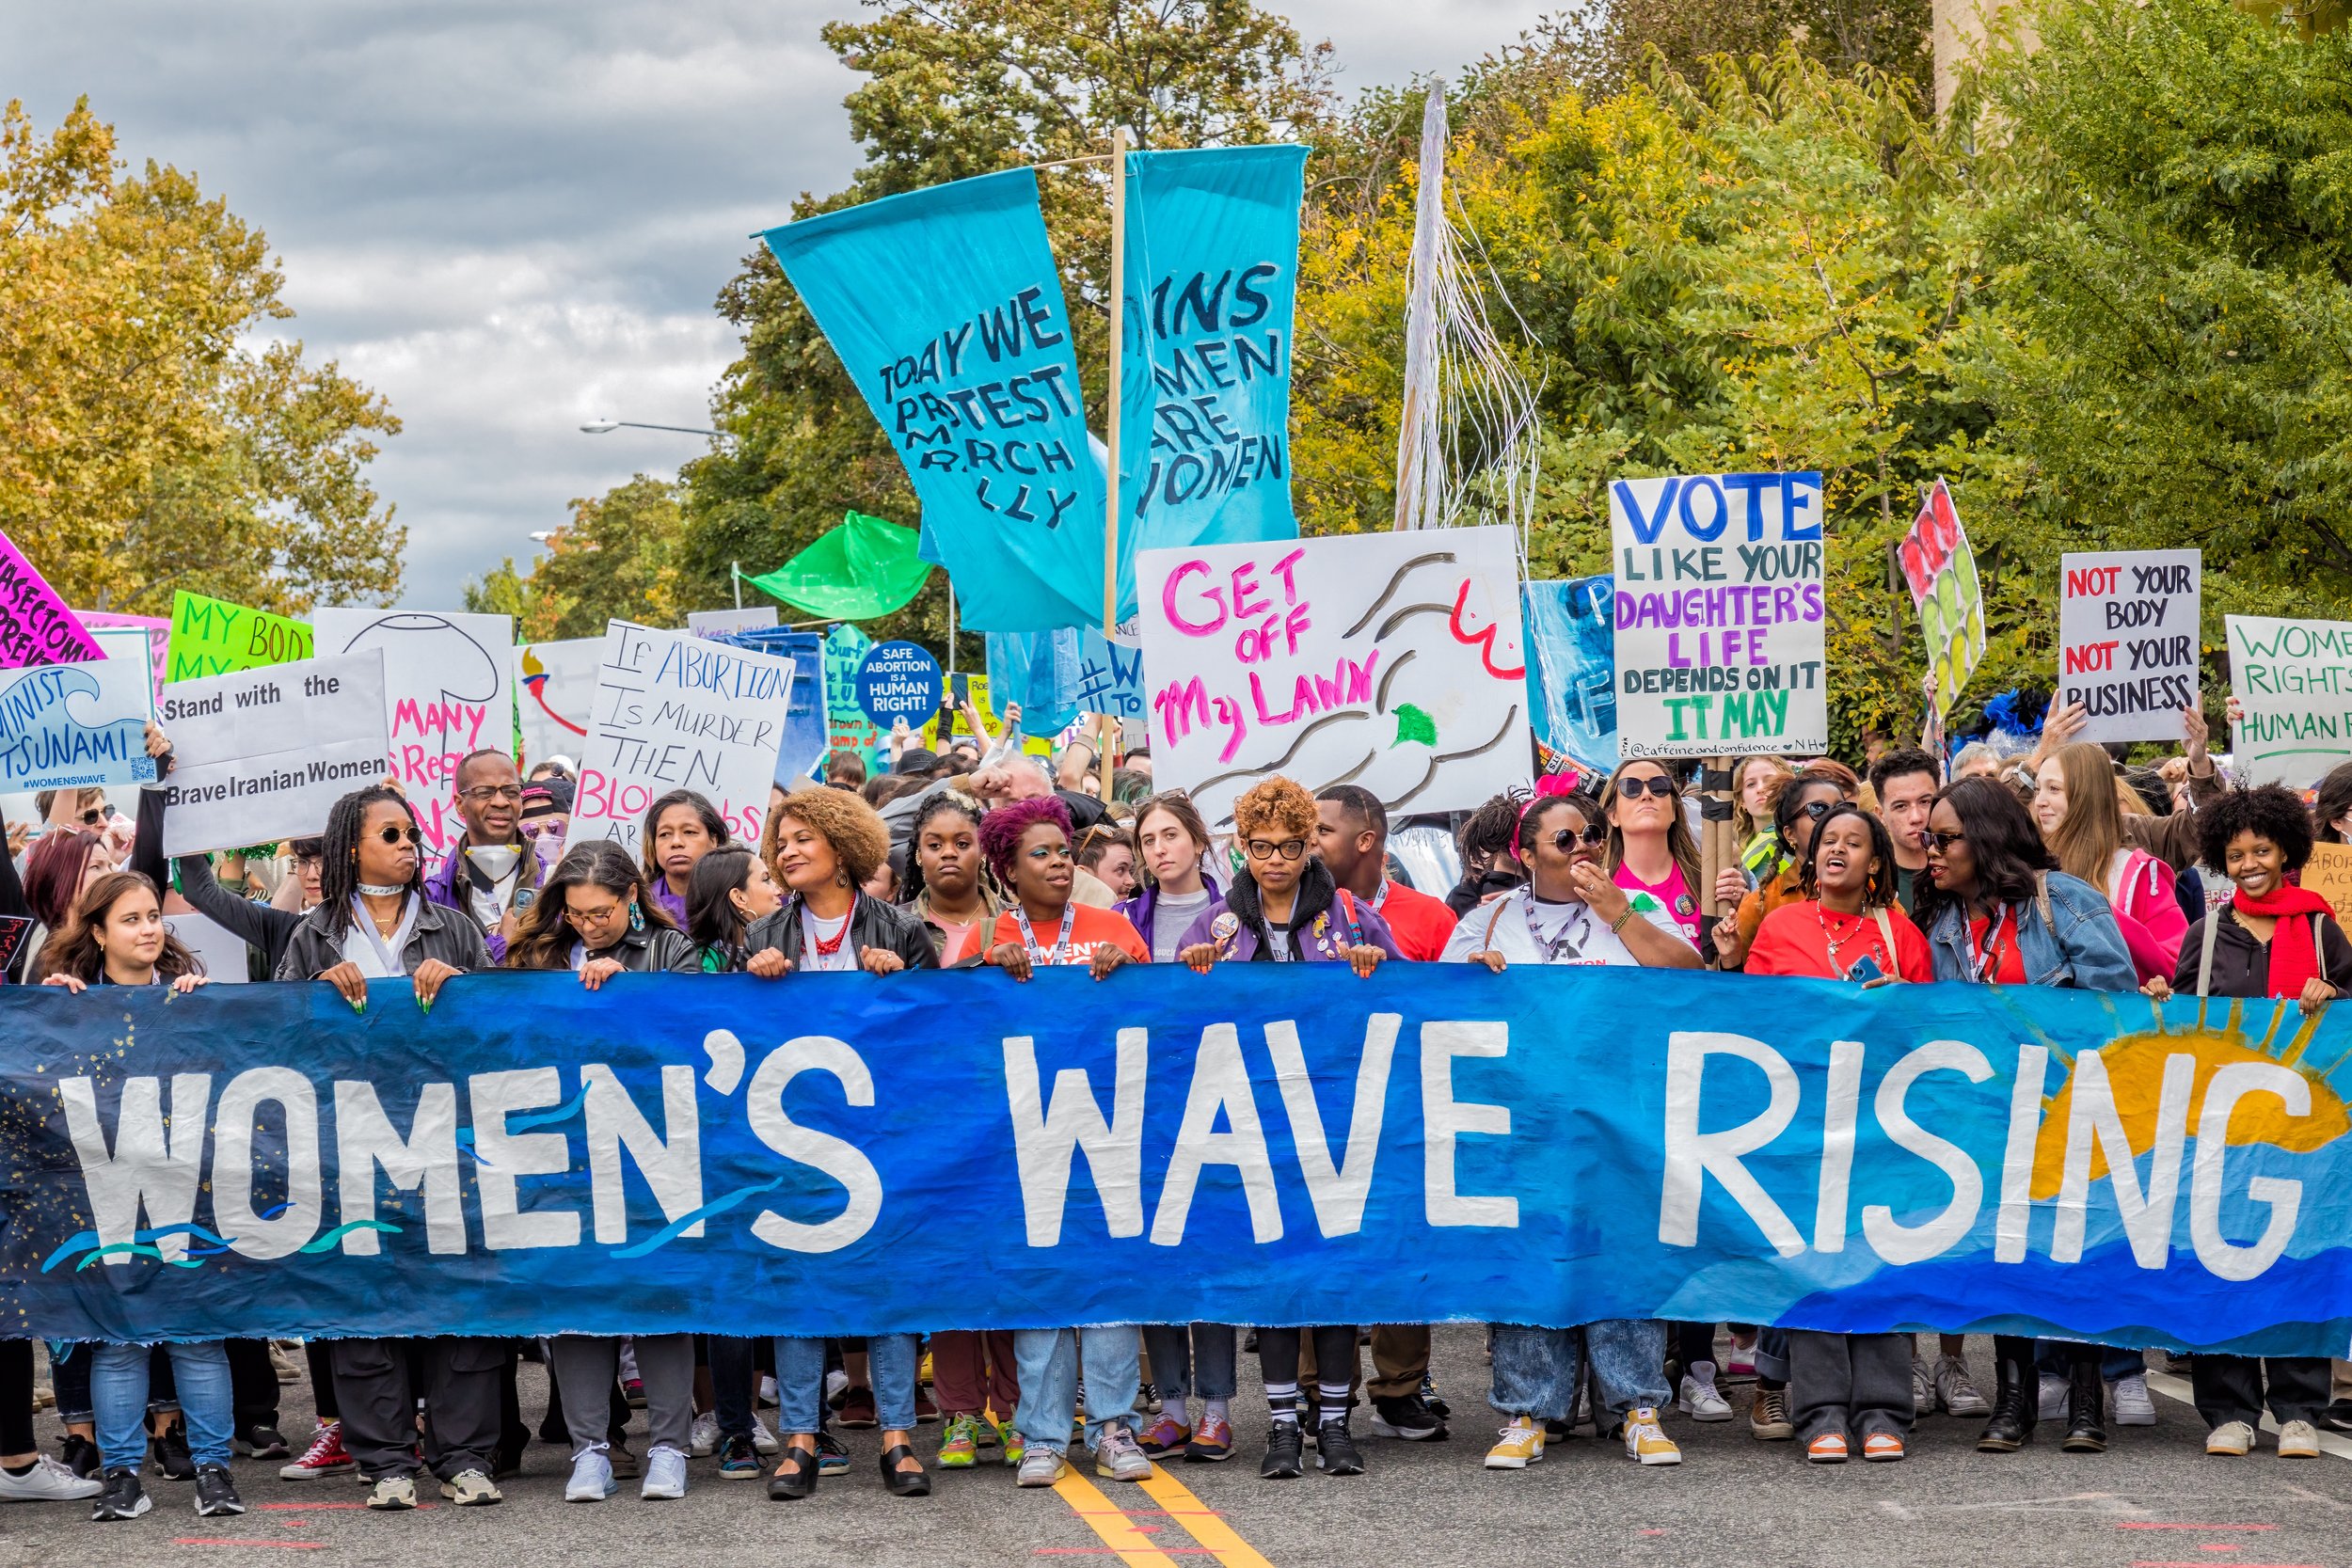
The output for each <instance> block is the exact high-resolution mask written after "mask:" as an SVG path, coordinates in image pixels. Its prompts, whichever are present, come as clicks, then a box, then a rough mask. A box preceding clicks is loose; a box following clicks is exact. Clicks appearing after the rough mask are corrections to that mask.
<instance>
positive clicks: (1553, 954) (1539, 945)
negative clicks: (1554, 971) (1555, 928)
mask: <svg viewBox="0 0 2352 1568" xmlns="http://www.w3.org/2000/svg"><path fill="white" fill-rule="evenodd" d="M1523 908H1524V911H1525V913H1526V915H1527V934H1528V937H1529V939H1530V940H1531V941H1533V942H1534V943H1535V950H1536V951H1537V952H1538V953H1541V954H1542V955H1543V956H1544V959H1543V961H1544V962H1546V963H1548V964H1556V963H1559V962H1560V961H1561V960H1563V959H1570V960H1573V959H1577V958H1582V957H1583V956H1584V938H1585V936H1586V935H1587V933H1589V932H1590V931H1591V929H1592V925H1593V907H1592V906H1591V905H1590V904H1580V905H1579V906H1577V912H1576V913H1575V914H1574V915H1573V916H1571V917H1570V918H1569V919H1568V920H1566V921H1565V922H1564V923H1563V924H1562V925H1561V927H1560V934H1559V935H1558V936H1556V937H1547V936H1545V935H1544V933H1543V931H1542V929H1541V928H1540V927H1537V925H1536V924H1535V895H1534V893H1533V892H1530V893H1529V894H1528V895H1527V903H1526V904H1525V905H1524V906H1523Z"/></svg>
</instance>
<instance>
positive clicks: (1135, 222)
mask: <svg viewBox="0 0 2352 1568" xmlns="http://www.w3.org/2000/svg"><path fill="white" fill-rule="evenodd" d="M1306 166H1307V149H1305V148H1303V147H1293V146H1276V147H1218V148H1205V149H1200V150H1188V151H1171V152H1136V153H1133V154H1131V155H1130V156H1129V158H1128V160H1127V178H1126V184H1125V188H1124V191H1123V192H1122V199H1123V200H1124V201H1125V203H1126V211H1127V257H1126V261H1127V273H1126V277H1125V279H1124V281H1123V284H1122V286H1123V288H1124V290H1125V292H1126V312H1125V320H1126V325H1127V343H1126V353H1125V356H1124V357H1123V359H1122V361H1121V382H1122V386H1121V389H1120V420H1121V428H1120V451H1119V467H1120V475H1119V507H1120V516H1121V517H1122V518H1123V519H1125V520H1124V521H1122V522H1121V523H1120V535H1119V544H1120V565H1119V619H1120V621H1121V622H1124V621H1126V620H1127V619H1128V618H1129V617H1131V616H1133V615H1134V614H1135V613H1136V567H1135V555H1136V551H1138V550H1148V549H1166V548H1174V547H1176V546H1200V545H1237V544H1248V543H1252V542H1255V541H1258V540H1266V539H1291V538H1295V537H1296V536H1297V533H1298V522H1297V519H1296V518H1295V516H1294V515H1292V512H1291V483H1290V439H1289V432H1290V406H1291V321H1292V310H1293V306H1294V304H1295V298H1296V294H1297V286H1298V203H1299V191H1300V180H1301V178H1302V176H1303V173H1304V171H1305V169H1306ZM1087 711H1089V712H1092V711H1099V710H1095V709H1089V710H1087Z"/></svg>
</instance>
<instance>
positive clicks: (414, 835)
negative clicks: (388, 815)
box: [375, 822, 424, 845]
mask: <svg viewBox="0 0 2352 1568" xmlns="http://www.w3.org/2000/svg"><path fill="white" fill-rule="evenodd" d="M375 836H376V837H378V838H380V839H382V840H383V841H384V842H385V843H387V844H398V843H399V842H400V841H401V840H402V839H404V838H405V839H406V840H407V841H408V842H409V843H410V844H412V845H413V844H421V843H423V842H424V835H423V834H422V833H421V832H417V830H416V829H415V828H413V827H411V828H396V827H394V826H392V825H391V824H390V823H389V822H388V823H386V824H385V825H384V829H383V831H382V832H378V833H377V834H376V835H375Z"/></svg>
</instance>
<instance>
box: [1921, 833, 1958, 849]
mask: <svg viewBox="0 0 2352 1568" xmlns="http://www.w3.org/2000/svg"><path fill="white" fill-rule="evenodd" d="M1967 836H1968V835H1967V834H1966V833H1939V832H1936V831H1935V830H1934V829H1933V828H1930V829H1929V830H1928V831H1927V832H1923V833H1921V834H1920V835H1919V839H1920V842H1921V843H1923V844H1925V845H1926V846H1927V847H1929V848H1931V849H1949V848H1950V847H1952V846H1953V845H1955V844H1958V843H1959V842H1960V841H1961V840H1963V839H1964V838H1966V837H1967Z"/></svg>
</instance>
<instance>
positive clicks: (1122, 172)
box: [1103, 125, 1127, 795]
mask: <svg viewBox="0 0 2352 1568" xmlns="http://www.w3.org/2000/svg"><path fill="white" fill-rule="evenodd" d="M1126 198H1127V128H1126V127H1125V126H1124V125H1120V126H1117V127H1115V128H1114V129H1113V130H1112V132H1111V280H1110V290H1111V385H1110V393H1109V395H1108V396H1107V397H1105V398H1104V400H1103V407H1104V415H1103V429H1104V440H1103V445H1104V449H1105V454H1106V455H1105V457H1104V465H1103V467H1104V473H1103V481H1104V484H1103V487H1104V498H1103V636H1104V638H1105V639H1108V638H1109V637H1110V636H1111V635H1112V634H1113V633H1114V632H1116V631H1118V629H1119V404H1120V397H1121V396H1122V386H1121V381H1120V371H1121V363H1120V362H1121V360H1122V359H1123V358H1124V357H1125V354H1126V348H1127V199H1126ZM1108 777H1109V773H1108V769H1107V768H1105V770H1104V778H1105V780H1107V779H1108ZM1108 793H1109V791H1108V790H1107V789H1105V790H1104V794H1105V795H1108Z"/></svg>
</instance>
